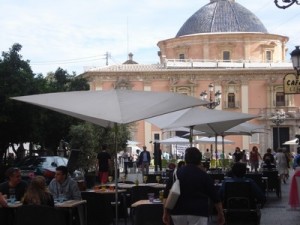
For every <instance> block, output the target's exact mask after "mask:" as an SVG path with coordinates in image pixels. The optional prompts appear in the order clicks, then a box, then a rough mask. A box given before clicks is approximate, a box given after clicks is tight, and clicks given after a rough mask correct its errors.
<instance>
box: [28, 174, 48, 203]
mask: <svg viewBox="0 0 300 225" xmlns="http://www.w3.org/2000/svg"><path fill="white" fill-rule="evenodd" d="M23 204H24V205H48V206H54V200H53V197H52V195H51V193H50V192H49V190H48V188H47V186H46V180H45V178H44V177H42V176H36V177H34V178H33V179H32V181H31V182H30V184H29V186H28V189H27V191H26V193H25V195H24V200H23Z"/></svg>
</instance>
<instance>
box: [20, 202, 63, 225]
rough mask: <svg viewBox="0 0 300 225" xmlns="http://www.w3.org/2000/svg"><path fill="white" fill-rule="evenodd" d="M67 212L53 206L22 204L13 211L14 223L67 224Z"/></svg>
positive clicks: (27, 224)
mask: <svg viewBox="0 0 300 225" xmlns="http://www.w3.org/2000/svg"><path fill="white" fill-rule="evenodd" d="M67 218H68V217H67V214H66V213H65V212H63V211H60V210H57V209H56V208H54V207H50V206H43V205H23V206H21V207H18V208H17V209H16V211H15V219H14V225H41V224H43V225H53V224H55V225H67V224H68V220H67Z"/></svg>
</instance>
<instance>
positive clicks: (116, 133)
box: [114, 123, 118, 225]
mask: <svg viewBox="0 0 300 225" xmlns="http://www.w3.org/2000/svg"><path fill="white" fill-rule="evenodd" d="M114 130H115V137H114V139H115V211H116V222H115V225H118V155H117V152H118V141H117V139H118V138H117V137H118V124H117V123H114Z"/></svg>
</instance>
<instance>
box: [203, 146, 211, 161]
mask: <svg viewBox="0 0 300 225" xmlns="http://www.w3.org/2000/svg"><path fill="white" fill-rule="evenodd" d="M203 156H204V159H205V161H210V159H211V154H210V152H209V149H208V148H207V149H206V152H204V154H203Z"/></svg>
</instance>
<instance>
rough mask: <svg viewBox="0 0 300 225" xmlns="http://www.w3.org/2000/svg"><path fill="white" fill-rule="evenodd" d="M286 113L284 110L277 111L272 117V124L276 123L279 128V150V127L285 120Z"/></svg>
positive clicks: (278, 138) (278, 137)
mask: <svg viewBox="0 0 300 225" xmlns="http://www.w3.org/2000/svg"><path fill="white" fill-rule="evenodd" d="M285 118H286V116H285V112H284V111H282V110H280V111H279V110H278V109H277V110H276V112H275V113H273V116H272V117H271V121H272V123H274V124H275V125H276V126H277V148H279V147H280V132H279V126H280V124H282V123H283V122H284V120H285Z"/></svg>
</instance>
